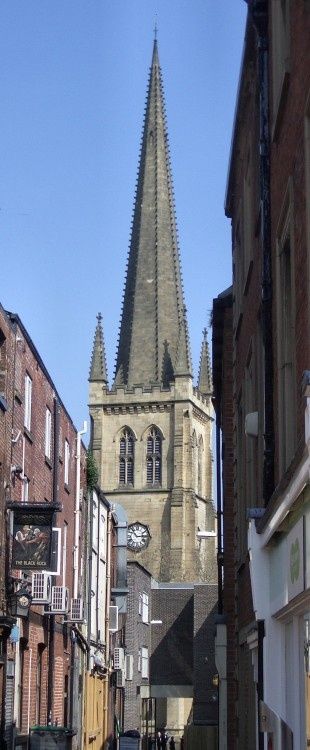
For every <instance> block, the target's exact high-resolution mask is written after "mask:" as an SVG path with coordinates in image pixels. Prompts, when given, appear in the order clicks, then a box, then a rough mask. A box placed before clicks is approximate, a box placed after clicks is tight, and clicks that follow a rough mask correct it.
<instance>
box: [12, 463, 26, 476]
mask: <svg viewBox="0 0 310 750" xmlns="http://www.w3.org/2000/svg"><path fill="white" fill-rule="evenodd" d="M11 474H15V476H16V475H20V474H23V467H22V466H20V464H14V465H13V466H11Z"/></svg>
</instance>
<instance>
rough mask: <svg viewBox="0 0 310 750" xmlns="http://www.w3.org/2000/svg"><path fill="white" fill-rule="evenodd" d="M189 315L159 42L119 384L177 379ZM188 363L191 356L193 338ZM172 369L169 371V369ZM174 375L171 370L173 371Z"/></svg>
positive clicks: (147, 118) (125, 305) (141, 169)
mask: <svg viewBox="0 0 310 750" xmlns="http://www.w3.org/2000/svg"><path fill="white" fill-rule="evenodd" d="M182 326H185V329H186V312H185V307H184V300H183V290H182V281H181V271H180V260H179V253H178V241H177V230H176V220H175V214H174V199H173V188H172V178H171V172H170V163H169V148H168V134H167V128H166V121H165V107H164V95H163V87H162V79H161V71H160V65H159V58H158V48H157V41H156V39H155V42H154V49H153V57H152V64H151V71H150V78H149V85H148V91H147V101H146V111H145V120H144V127H143V136H142V146H141V155H140V163H139V170H138V180H137V190H136V196H135V205H134V212H133V224H132V234H131V240H130V247H129V256H128V266H127V274H126V280H125V291H124V302H123V309H122V315H121V325H120V335H119V342H118V351H117V357H116V370H115V383H119V384H121V383H124V384H127V385H134V384H139V383H140V384H149V383H152V382H165V381H166V380H167V378H168V376H169V377H170V379H171V375H172V376H173V373H174V370H175V367H176V360H177V349H178V341H179V336H180V328H181V327H182ZM184 357H185V360H186V361H187V362H189V361H190V358H189V344H188V336H186V341H185V354H184ZM167 368H168V369H167ZM168 371H169V372H168Z"/></svg>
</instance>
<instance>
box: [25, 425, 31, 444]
mask: <svg viewBox="0 0 310 750" xmlns="http://www.w3.org/2000/svg"><path fill="white" fill-rule="evenodd" d="M24 435H25V437H26V438H27V440H29V443H31V444H32V443H33V434H32V432H30V430H28V427H25V426H24Z"/></svg>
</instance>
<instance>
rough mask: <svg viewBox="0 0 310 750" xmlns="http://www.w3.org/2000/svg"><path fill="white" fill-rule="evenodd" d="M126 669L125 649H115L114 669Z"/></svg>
mask: <svg viewBox="0 0 310 750" xmlns="http://www.w3.org/2000/svg"><path fill="white" fill-rule="evenodd" d="M124 667H125V651H124V649H123V648H120V647H117V648H115V649H114V669H124Z"/></svg>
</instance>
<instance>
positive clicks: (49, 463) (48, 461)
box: [45, 456, 53, 469]
mask: <svg viewBox="0 0 310 750" xmlns="http://www.w3.org/2000/svg"><path fill="white" fill-rule="evenodd" d="M45 463H46V466H48V468H49V469H52V468H53V464H52V461H51V459H50V458H49V457H48V456H45Z"/></svg>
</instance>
